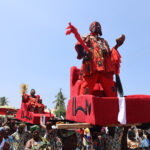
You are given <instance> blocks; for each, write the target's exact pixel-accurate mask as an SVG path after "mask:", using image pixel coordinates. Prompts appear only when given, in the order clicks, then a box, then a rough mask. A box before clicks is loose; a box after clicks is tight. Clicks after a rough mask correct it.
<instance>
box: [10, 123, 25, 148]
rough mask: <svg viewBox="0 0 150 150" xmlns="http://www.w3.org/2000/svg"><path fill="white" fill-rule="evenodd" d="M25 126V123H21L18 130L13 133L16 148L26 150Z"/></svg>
mask: <svg viewBox="0 0 150 150" xmlns="http://www.w3.org/2000/svg"><path fill="white" fill-rule="evenodd" d="M25 127H26V125H25V124H24V123H21V124H19V126H18V129H17V131H16V132H15V133H13V134H12V135H11V136H12V137H13V139H14V150H24V140H25V139H24V133H25Z"/></svg>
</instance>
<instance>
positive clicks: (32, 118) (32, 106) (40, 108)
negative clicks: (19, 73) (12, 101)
mask: <svg viewBox="0 0 150 150" xmlns="http://www.w3.org/2000/svg"><path fill="white" fill-rule="evenodd" d="M35 93H36V92H35V90H34V89H31V91H30V95H29V94H27V85H26V84H22V86H21V95H22V103H21V109H19V110H18V111H17V114H16V119H18V120H22V121H24V122H29V123H32V124H40V116H41V115H43V116H44V117H45V121H47V120H49V119H50V117H51V118H54V115H53V114H50V113H49V112H44V104H42V99H41V98H40V96H39V95H36V94H35Z"/></svg>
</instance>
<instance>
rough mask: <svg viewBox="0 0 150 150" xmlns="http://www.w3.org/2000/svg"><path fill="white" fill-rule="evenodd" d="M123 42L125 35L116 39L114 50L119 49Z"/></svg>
mask: <svg viewBox="0 0 150 150" xmlns="http://www.w3.org/2000/svg"><path fill="white" fill-rule="evenodd" d="M124 41H125V35H124V34H122V35H121V37H119V38H117V39H116V46H115V48H116V49H117V48H118V47H120V46H121V45H122V44H123V43H124Z"/></svg>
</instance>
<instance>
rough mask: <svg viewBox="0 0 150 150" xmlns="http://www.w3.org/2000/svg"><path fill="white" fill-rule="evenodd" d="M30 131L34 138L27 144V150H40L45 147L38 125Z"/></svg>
mask: <svg viewBox="0 0 150 150" xmlns="http://www.w3.org/2000/svg"><path fill="white" fill-rule="evenodd" d="M30 131H31V133H32V136H33V138H32V139H30V140H29V141H28V142H27V143H26V145H25V150H39V149H40V148H41V147H42V146H43V142H42V139H41V137H40V128H39V126H38V125H33V126H31V128H30Z"/></svg>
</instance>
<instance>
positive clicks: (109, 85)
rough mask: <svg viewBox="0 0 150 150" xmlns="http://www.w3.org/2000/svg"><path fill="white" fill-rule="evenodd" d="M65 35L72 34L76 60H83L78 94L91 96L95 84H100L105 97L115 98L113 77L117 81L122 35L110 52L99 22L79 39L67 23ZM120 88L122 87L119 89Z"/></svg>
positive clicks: (91, 26) (75, 30)
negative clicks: (118, 49)
mask: <svg viewBox="0 0 150 150" xmlns="http://www.w3.org/2000/svg"><path fill="white" fill-rule="evenodd" d="M67 29H69V30H68V31H67V32H66V34H70V33H74V35H75V37H76V39H77V40H78V42H77V43H76V45H75V49H76V51H77V53H78V56H77V58H78V59H83V61H82V67H81V73H80V75H81V76H82V83H81V88H80V94H81V95H83V94H92V93H93V88H94V85H95V84H96V83H100V84H101V86H102V87H103V89H104V94H105V96H107V97H115V96H117V89H116V84H115V82H114V81H113V75H114V74H116V76H117V79H118V81H120V78H119V72H120V71H119V69H120V62H121V59H120V58H121V56H120V54H119V52H118V51H117V48H118V47H119V46H121V45H122V44H123V42H124V40H125V36H124V35H122V36H121V37H120V38H118V39H117V40H116V45H115V46H114V47H113V48H112V50H110V48H109V45H108V43H107V41H106V40H105V39H104V38H102V37H101V36H102V29H101V25H100V23H99V22H93V23H92V24H91V25H90V28H89V29H90V34H89V35H86V36H83V37H82V38H81V37H80V35H79V33H78V31H77V29H76V28H75V27H74V26H73V25H71V23H69V27H68V28H67ZM121 88H122V87H121ZM121 92H123V91H121Z"/></svg>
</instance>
